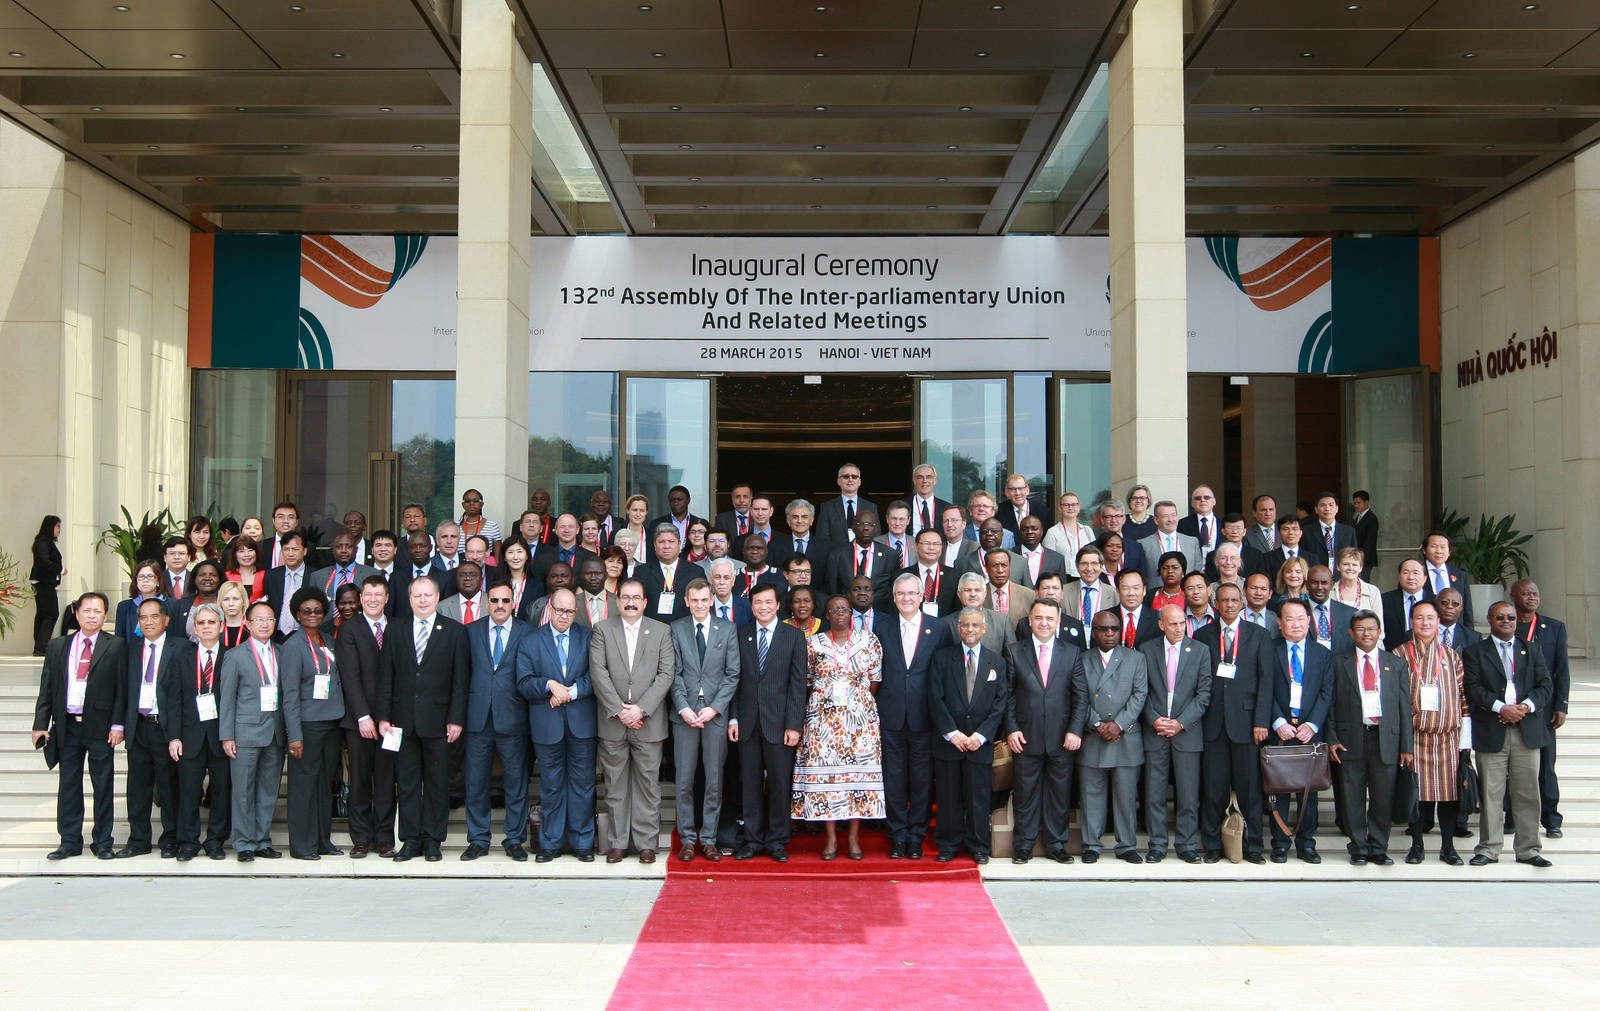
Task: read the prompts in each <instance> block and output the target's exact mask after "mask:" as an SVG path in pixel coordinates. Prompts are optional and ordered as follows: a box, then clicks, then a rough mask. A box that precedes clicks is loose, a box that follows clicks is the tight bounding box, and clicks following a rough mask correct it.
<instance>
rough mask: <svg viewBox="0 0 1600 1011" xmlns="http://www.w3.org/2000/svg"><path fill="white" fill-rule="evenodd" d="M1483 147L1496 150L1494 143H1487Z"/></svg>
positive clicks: (1487, 149) (1486, 149)
mask: <svg viewBox="0 0 1600 1011" xmlns="http://www.w3.org/2000/svg"><path fill="white" fill-rule="evenodd" d="M1483 149H1484V150H1485V151H1493V150H1494V145H1493V144H1485V145H1483Z"/></svg>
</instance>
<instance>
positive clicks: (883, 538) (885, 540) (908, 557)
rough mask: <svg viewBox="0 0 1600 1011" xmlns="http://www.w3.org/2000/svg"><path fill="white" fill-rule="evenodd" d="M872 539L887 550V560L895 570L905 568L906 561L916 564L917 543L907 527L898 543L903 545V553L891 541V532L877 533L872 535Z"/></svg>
mask: <svg viewBox="0 0 1600 1011" xmlns="http://www.w3.org/2000/svg"><path fill="white" fill-rule="evenodd" d="M872 541H873V543H874V544H882V545H883V546H884V547H885V548H887V549H888V550H889V562H890V564H892V565H893V566H894V567H895V570H896V571H897V572H898V571H899V570H901V569H904V568H906V563H907V562H910V563H911V564H912V565H913V566H914V565H916V564H917V544H916V541H915V540H913V539H912V537H911V531H910V530H909V529H907V530H906V535H905V536H904V537H902V538H900V543H901V544H903V545H905V552H904V554H902V553H901V552H899V551H897V550H896V549H895V547H894V544H893V543H892V541H893V535H892V534H879V535H878V536H876V537H874V538H873V539H872Z"/></svg>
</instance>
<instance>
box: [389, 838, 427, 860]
mask: <svg viewBox="0 0 1600 1011" xmlns="http://www.w3.org/2000/svg"><path fill="white" fill-rule="evenodd" d="M421 855H422V850H421V849H420V848H418V847H416V846H413V845H411V844H410V843H406V844H405V845H404V846H402V847H400V848H399V849H397V850H395V852H394V862H395V863H397V864H403V863H405V862H406V861H407V860H411V859H414V858H416V857H420V856H421Z"/></svg>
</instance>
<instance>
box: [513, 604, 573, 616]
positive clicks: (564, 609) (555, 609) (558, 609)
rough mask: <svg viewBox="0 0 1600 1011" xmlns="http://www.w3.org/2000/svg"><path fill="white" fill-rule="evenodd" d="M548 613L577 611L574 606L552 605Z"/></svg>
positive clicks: (571, 612)
mask: <svg viewBox="0 0 1600 1011" xmlns="http://www.w3.org/2000/svg"><path fill="white" fill-rule="evenodd" d="M507 603H510V601H507ZM550 613H551V614H577V613H578V612H577V609H576V608H571V607H552V608H551V609H550Z"/></svg>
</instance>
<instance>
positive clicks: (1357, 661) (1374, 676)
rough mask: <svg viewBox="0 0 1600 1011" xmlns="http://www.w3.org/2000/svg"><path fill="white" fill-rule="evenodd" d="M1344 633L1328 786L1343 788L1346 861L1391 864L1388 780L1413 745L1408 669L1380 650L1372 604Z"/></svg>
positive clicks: (1329, 734) (1337, 659) (1330, 729)
mask: <svg viewBox="0 0 1600 1011" xmlns="http://www.w3.org/2000/svg"><path fill="white" fill-rule="evenodd" d="M1429 617H1430V619H1431V618H1432V617H1433V616H1432V615H1430V616H1429ZM1350 638H1351V642H1352V645H1351V648H1350V649H1347V650H1341V651H1339V652H1337V653H1335V654H1334V656H1333V708H1332V710H1331V711H1330V713H1329V719H1328V726H1327V728H1326V734H1325V736H1326V738H1327V741H1328V751H1329V756H1328V757H1329V758H1330V759H1331V760H1332V761H1333V762H1334V763H1335V766H1334V782H1333V788H1334V789H1335V790H1338V791H1339V792H1340V793H1342V794H1343V795H1344V805H1343V806H1344V811H1345V818H1346V820H1347V824H1348V835H1349V836H1350V843H1349V850H1350V862H1351V863H1352V864H1355V865H1357V866H1362V865H1364V864H1366V863H1368V862H1369V861H1370V862H1371V863H1375V864H1378V865H1380V866H1383V867H1387V866H1389V865H1390V864H1392V863H1394V860H1393V858H1391V857H1390V856H1389V823H1390V815H1391V811H1390V807H1391V804H1392V802H1393V800H1394V792H1395V790H1394V787H1395V780H1396V778H1397V777H1398V776H1399V771H1400V770H1401V769H1409V768H1410V767H1411V759H1412V752H1413V750H1414V747H1413V744H1412V739H1413V730H1412V722H1411V721H1412V712H1411V671H1410V669H1409V668H1407V666H1406V664H1405V661H1403V660H1401V659H1400V658H1399V657H1397V656H1395V655H1394V654H1392V653H1380V652H1379V650H1378V639H1379V632H1378V616H1377V615H1375V614H1373V613H1372V612H1371V611H1360V612H1357V613H1356V614H1355V615H1354V616H1353V617H1352V618H1351V620H1350ZM1448 831H1449V829H1448V827H1447V828H1446V832H1448Z"/></svg>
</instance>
